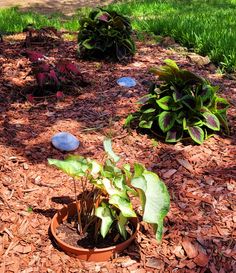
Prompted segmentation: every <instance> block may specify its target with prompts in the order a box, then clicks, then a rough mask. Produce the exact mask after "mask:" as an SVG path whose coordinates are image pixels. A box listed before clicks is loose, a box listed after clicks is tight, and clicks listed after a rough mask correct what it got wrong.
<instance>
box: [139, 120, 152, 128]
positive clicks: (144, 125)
mask: <svg viewBox="0 0 236 273" xmlns="http://www.w3.org/2000/svg"><path fill="white" fill-rule="evenodd" d="M152 124H153V120H149V121H146V120H141V121H140V122H139V127H140V128H147V129H150V128H152Z"/></svg>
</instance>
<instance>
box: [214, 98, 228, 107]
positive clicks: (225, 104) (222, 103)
mask: <svg viewBox="0 0 236 273" xmlns="http://www.w3.org/2000/svg"><path fill="white" fill-rule="evenodd" d="M215 103H216V109H217V110H220V109H228V108H229V106H230V105H229V103H228V101H227V100H226V99H225V98H220V97H216V99H215Z"/></svg>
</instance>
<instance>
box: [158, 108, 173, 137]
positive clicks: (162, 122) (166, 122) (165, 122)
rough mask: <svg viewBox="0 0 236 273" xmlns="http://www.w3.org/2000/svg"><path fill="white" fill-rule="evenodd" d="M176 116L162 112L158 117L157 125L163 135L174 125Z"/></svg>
mask: <svg viewBox="0 0 236 273" xmlns="http://www.w3.org/2000/svg"><path fill="white" fill-rule="evenodd" d="M175 118H176V115H175V114H174V113H171V112H166V111H164V112H162V113H161V114H160V115H159V117H158V124H159V126H160V128H161V130H162V131H163V132H164V133H165V132H167V131H169V130H170V129H171V128H172V127H173V125H174V123H175Z"/></svg>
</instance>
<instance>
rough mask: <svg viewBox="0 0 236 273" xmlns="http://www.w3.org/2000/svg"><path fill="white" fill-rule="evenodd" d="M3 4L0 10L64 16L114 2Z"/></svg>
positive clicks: (82, 0)
mask: <svg viewBox="0 0 236 273" xmlns="http://www.w3.org/2000/svg"><path fill="white" fill-rule="evenodd" d="M3 2H4V3H0V8H6V7H14V6H18V7H20V9H21V10H23V11H26V10H32V11H37V12H39V13H42V14H50V13H56V12H60V13H63V14H65V15H72V14H74V13H75V12H76V10H77V9H79V8H81V7H97V6H106V5H108V4H110V3H112V2H116V1H114V0H92V1H91V0H89V1H85V0H79V1H72V0H64V1H60V0H54V1H51V0H32V1H29V2H28V1H24V0H18V1H14V0H4V1H3Z"/></svg>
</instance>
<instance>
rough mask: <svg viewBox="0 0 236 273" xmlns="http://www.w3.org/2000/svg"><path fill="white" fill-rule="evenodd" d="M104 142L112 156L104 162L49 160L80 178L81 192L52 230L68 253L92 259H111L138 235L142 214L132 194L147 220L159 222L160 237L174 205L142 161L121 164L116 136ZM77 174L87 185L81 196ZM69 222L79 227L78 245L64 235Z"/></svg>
mask: <svg viewBox="0 0 236 273" xmlns="http://www.w3.org/2000/svg"><path fill="white" fill-rule="evenodd" d="M103 144H104V149H105V152H106V154H107V156H108V158H107V159H106V161H105V163H104V164H100V163H98V162H97V161H95V160H92V159H90V158H84V157H82V156H74V155H70V156H68V157H67V158H66V159H65V160H57V159H48V162H49V164H50V165H54V166H56V167H58V168H59V169H61V170H63V171H64V172H66V173H67V174H69V175H70V176H72V177H73V178H74V179H73V181H74V193H75V202H74V203H72V204H69V206H67V207H64V208H63V209H62V210H60V211H59V212H58V213H57V214H56V215H55V216H54V217H53V219H52V222H51V226H50V230H51V233H52V235H53V237H54V238H55V240H56V242H57V244H58V245H59V246H60V247H61V248H62V249H63V250H64V251H65V252H67V253H69V254H74V255H76V256H78V257H79V258H80V259H84V260H89V261H91V260H93V261H104V260H108V259H109V258H110V257H112V256H113V254H114V253H115V252H119V251H122V250H123V249H124V248H126V247H127V245H128V244H130V243H131V242H132V241H133V240H134V239H135V236H136V233H137V229H138V218H137V214H136V212H135V211H134V209H133V206H132V203H131V199H130V198H131V196H136V197H139V199H140V201H141V206H142V211H143V213H142V214H143V215H142V219H143V221H145V222H147V223H150V224H152V225H153V228H154V231H155V232H156V239H157V240H158V241H161V238H162V233H163V220H164V217H165V216H166V214H167V213H168V211H169V205H170V198H169V194H168V190H167V188H166V186H165V184H164V183H163V182H162V181H161V179H160V178H159V177H158V175H157V174H155V173H153V172H151V171H148V170H147V169H146V168H145V167H144V166H142V165H141V164H139V163H136V164H134V167H133V171H131V167H130V165H129V164H124V165H121V164H119V163H118V161H119V159H120V158H119V157H118V156H117V155H116V154H115V153H114V152H113V150H112V145H111V140H110V139H106V140H105V141H104V143H103ZM118 165H119V166H118ZM76 179H79V180H80V187H82V193H81V194H80V196H79V198H78V196H77V181H76ZM64 224H65V225H66V226H67V227H68V225H69V229H74V235H73V236H74V237H73V238H75V237H76V239H75V240H74V242H72V244H73V245H70V244H69V243H66V242H65V241H67V239H65V237H66V235H65V233H66V232H65V230H64V234H63V236H64V237H63V238H60V236H59V235H58V233H59V232H58V229H60V227H62V226H63V225H64ZM75 234H76V235H75ZM68 240H69V239H68Z"/></svg>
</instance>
